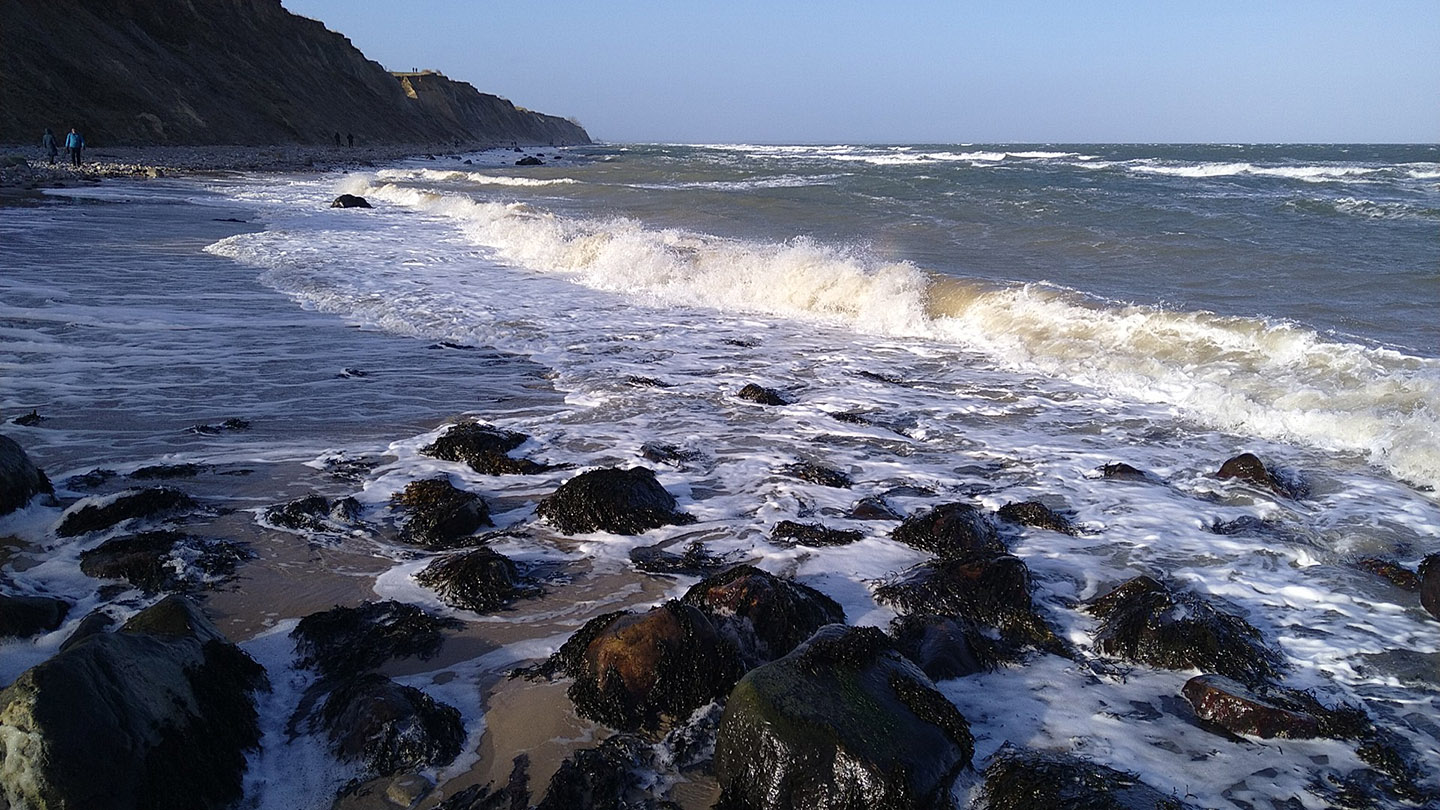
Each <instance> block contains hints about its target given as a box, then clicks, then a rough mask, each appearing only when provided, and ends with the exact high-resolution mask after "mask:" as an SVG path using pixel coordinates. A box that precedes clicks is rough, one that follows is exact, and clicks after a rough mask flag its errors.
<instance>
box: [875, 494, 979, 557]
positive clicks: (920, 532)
mask: <svg viewBox="0 0 1440 810" xmlns="http://www.w3.org/2000/svg"><path fill="white" fill-rule="evenodd" d="M890 536H891V537H892V538H893V539H894V540H896V541H897V542H900V543H904V544H905V545H907V546H910V547H911V548H917V549H920V550H921V551H928V552H930V553H931V554H935V555H937V556H940V557H955V556H960V555H964V554H970V553H974V552H989V553H993V554H1003V553H1005V552H1006V551H1007V549H1006V548H1005V544H1004V543H1003V542H1001V540H1000V533H999V531H998V530H997V529H996V527H995V521H994V519H992V518H991V517H990V515H989V513H987V512H984V511H982V510H980V509H977V508H976V507H974V506H971V505H970V504H967V503H945V504H941V505H939V506H937V507H935V508H934V509H931V510H929V511H927V512H921V513H920V514H918V515H911V516H910V517H908V518H906V519H905V522H903V523H901V524H900V525H899V526H896V527H895V531H894V532H892V533H891V534H890Z"/></svg>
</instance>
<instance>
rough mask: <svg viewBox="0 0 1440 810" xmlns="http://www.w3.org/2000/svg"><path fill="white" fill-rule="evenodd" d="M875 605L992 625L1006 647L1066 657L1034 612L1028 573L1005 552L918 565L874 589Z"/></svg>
mask: <svg viewBox="0 0 1440 810" xmlns="http://www.w3.org/2000/svg"><path fill="white" fill-rule="evenodd" d="M875 601H877V602H879V603H880V604H882V605H887V606H889V607H893V608H895V610H897V611H899V612H901V613H907V614H938V615H941V616H954V617H959V618H964V619H968V620H970V621H973V622H977V623H979V624H982V625H985V626H988V627H994V628H996V629H998V630H999V631H1000V636H1001V639H1002V641H1003V642H1004V644H1005V645H1006V646H1010V647H1015V648H1021V647H1032V646H1033V647H1037V648H1039V649H1042V650H1045V651H1047V652H1052V653H1055V654H1057V655H1064V656H1070V655H1072V653H1071V652H1070V650H1069V649H1068V648H1067V647H1066V646H1065V644H1064V643H1063V642H1062V641H1061V640H1060V639H1059V638H1058V637H1057V636H1056V635H1055V632H1054V631H1053V630H1052V629H1051V628H1050V626H1049V625H1048V624H1047V623H1046V622H1045V620H1044V619H1043V618H1041V617H1040V615H1039V614H1038V613H1037V612H1036V611H1035V607H1034V604H1033V603H1032V601H1031V597H1030V569H1029V568H1028V567H1027V566H1026V565H1025V563H1024V561H1022V560H1021V559H1020V558H1019V557H1015V556H1012V555H1010V554H995V553H991V552H976V553H974V554H969V555H965V556H956V557H940V558H937V559H934V560H931V561H929V562H925V563H921V564H920V565H917V566H914V567H912V568H910V569H907V570H905V571H902V572H900V573H899V574H897V575H895V576H894V577H892V578H890V579H889V580H888V581H887V582H885V583H882V584H881V585H879V586H878V587H876V588H875Z"/></svg>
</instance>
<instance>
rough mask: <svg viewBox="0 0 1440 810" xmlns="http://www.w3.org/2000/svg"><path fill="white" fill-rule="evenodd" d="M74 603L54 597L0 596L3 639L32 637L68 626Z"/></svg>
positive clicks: (1, 635)
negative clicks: (66, 620)
mask: <svg viewBox="0 0 1440 810" xmlns="http://www.w3.org/2000/svg"><path fill="white" fill-rule="evenodd" d="M69 612H70V603H69V602H66V601H65V600H64V599H57V598H54V597H50V596H10V595H8V594H0V639H6V638H28V637H30V636H33V635H37V634H40V633H48V632H50V631H52V630H56V629H58V628H59V627H60V625H62V624H64V623H65V616H66V615H67V614H68V613H69Z"/></svg>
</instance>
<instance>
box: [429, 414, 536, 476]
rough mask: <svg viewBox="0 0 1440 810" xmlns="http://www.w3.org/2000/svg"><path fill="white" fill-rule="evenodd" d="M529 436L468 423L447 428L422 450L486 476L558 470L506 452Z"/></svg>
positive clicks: (522, 442)
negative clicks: (512, 456)
mask: <svg viewBox="0 0 1440 810" xmlns="http://www.w3.org/2000/svg"><path fill="white" fill-rule="evenodd" d="M529 438H530V437H529V436H526V435H525V434H523V433H515V432H514V431H509V430H501V429H499V428H495V427H491V426H489V425H481V424H478V423H475V422H465V423H462V424H459V425H455V426H454V427H452V428H450V429H449V430H447V431H445V433H444V435H442V436H441V437H440V438H438V439H436V440H435V442H434V443H433V444H430V445H427V446H425V447H423V448H421V449H420V452H421V453H423V454H424V455H427V456H432V457H434V458H440V459H444V460H446V461H458V462H461V463H464V464H468V465H470V469H472V470H474V471H476V472H478V473H481V474H482V475H535V474H538V473H542V472H546V471H548V470H551V469H554V468H553V467H551V466H549V465H546V464H539V463H537V462H534V461H530V460H529V459H524V458H511V457H510V456H509V455H506V454H507V453H509V452H510V451H511V450H514V449H515V448H516V447H519V446H520V445H522V444H524V443H525V442H526V441H528V440H529Z"/></svg>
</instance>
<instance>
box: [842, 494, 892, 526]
mask: <svg viewBox="0 0 1440 810" xmlns="http://www.w3.org/2000/svg"><path fill="white" fill-rule="evenodd" d="M846 517H849V518H850V519H851V520H901V519H903V518H904V515H901V514H900V513H899V512H896V511H895V508H894V507H893V506H891V505H890V503H889V502H888V501H886V500H885V499H884V498H882V497H881V496H879V495H868V496H866V497H864V498H861V499H860V500H858V501H856V502H855V505H854V506H852V507H850V514H849V515H847V516H846Z"/></svg>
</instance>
